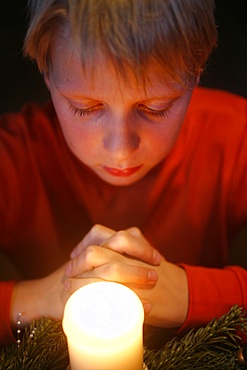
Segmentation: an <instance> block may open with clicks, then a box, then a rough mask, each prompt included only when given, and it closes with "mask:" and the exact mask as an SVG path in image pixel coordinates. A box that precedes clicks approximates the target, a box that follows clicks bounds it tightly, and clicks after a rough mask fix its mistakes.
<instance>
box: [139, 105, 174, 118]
mask: <svg viewBox="0 0 247 370" xmlns="http://www.w3.org/2000/svg"><path fill="white" fill-rule="evenodd" d="M172 107H173V104H171V105H169V107H167V108H164V109H152V108H149V107H147V106H146V105H144V104H141V103H140V104H138V109H139V110H141V111H143V112H144V113H147V114H148V115H151V116H154V117H166V116H168V114H169V112H170V110H171V108H172Z"/></svg>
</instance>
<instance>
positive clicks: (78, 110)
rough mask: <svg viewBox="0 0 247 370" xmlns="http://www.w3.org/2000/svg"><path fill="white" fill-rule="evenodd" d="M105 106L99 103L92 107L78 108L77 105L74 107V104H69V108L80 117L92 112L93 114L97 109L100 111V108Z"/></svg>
mask: <svg viewBox="0 0 247 370" xmlns="http://www.w3.org/2000/svg"><path fill="white" fill-rule="evenodd" d="M102 107H103V104H101V103H100V104H97V105H94V106H92V107H89V108H77V107H74V106H73V105H72V104H71V105H70V106H69V110H70V111H71V112H72V113H73V114H74V115H75V116H79V117H85V116H89V115H90V114H93V113H95V112H96V111H98V110H99V109H102Z"/></svg>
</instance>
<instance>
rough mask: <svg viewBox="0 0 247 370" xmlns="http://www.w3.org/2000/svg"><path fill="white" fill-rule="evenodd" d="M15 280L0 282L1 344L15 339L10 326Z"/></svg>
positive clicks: (4, 344)
mask: <svg viewBox="0 0 247 370" xmlns="http://www.w3.org/2000/svg"><path fill="white" fill-rule="evenodd" d="M13 286H14V281H1V282H0V297H1V299H0V346H1V347H3V346H6V345H8V344H11V343H13V341H14V340H15V338H14V335H13V333H12V330H11V326H10V305H11V297H12V291H13Z"/></svg>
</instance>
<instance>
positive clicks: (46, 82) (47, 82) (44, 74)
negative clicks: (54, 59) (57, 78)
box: [42, 72, 50, 90]
mask: <svg viewBox="0 0 247 370" xmlns="http://www.w3.org/2000/svg"><path fill="white" fill-rule="evenodd" d="M42 76H43V79H44V82H45V84H46V87H47V89H48V90H50V79H49V73H48V72H47V73H42Z"/></svg>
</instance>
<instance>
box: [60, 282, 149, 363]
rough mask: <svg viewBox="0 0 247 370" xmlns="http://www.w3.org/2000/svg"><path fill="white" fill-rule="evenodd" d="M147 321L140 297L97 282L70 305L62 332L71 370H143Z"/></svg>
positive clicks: (72, 298) (81, 289)
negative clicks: (144, 335) (143, 334)
mask: <svg viewBox="0 0 247 370" xmlns="http://www.w3.org/2000/svg"><path fill="white" fill-rule="evenodd" d="M143 320H144V312H143V306H142V303H141V301H140V299H139V298H138V296H137V295H136V294H135V293H134V292H133V291H132V290H130V289H129V288H127V287H125V286H124V285H121V284H117V283H113V282H97V283H92V284H89V285H86V286H84V287H82V288H80V289H78V290H77V291H76V292H75V293H74V294H73V295H72V296H71V297H70V298H69V300H68V301H67V304H66V306H65V310H64V318H63V329H64V332H65V334H66V336H67V341H68V348H69V356H70V367H71V369H72V370H142V368H143V339H142V326H143Z"/></svg>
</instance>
